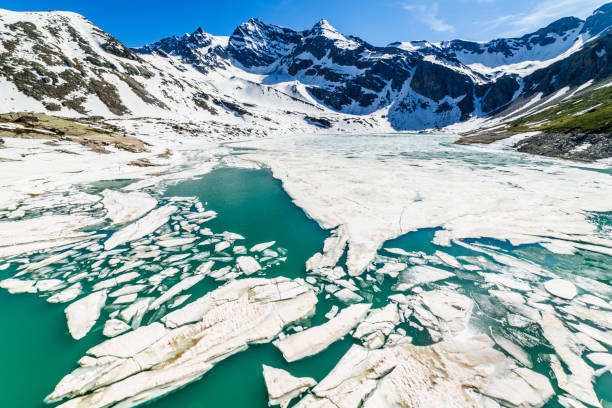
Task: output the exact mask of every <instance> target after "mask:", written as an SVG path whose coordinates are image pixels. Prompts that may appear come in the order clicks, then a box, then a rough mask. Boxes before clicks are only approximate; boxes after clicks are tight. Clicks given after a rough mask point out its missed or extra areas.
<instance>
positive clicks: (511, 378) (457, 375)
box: [296, 335, 554, 408]
mask: <svg viewBox="0 0 612 408" xmlns="http://www.w3.org/2000/svg"><path fill="white" fill-rule="evenodd" d="M472 391H475V392H472ZM553 393H554V391H553V388H552V386H551V384H550V382H549V381H548V379H547V378H546V377H544V376H543V375H541V374H538V373H536V372H533V371H531V370H529V369H527V368H522V367H518V366H516V365H515V364H514V363H513V362H512V360H509V359H508V358H506V357H505V356H504V355H503V354H502V353H500V352H498V351H496V350H495V349H494V348H493V342H492V341H491V340H490V339H489V338H488V337H487V336H485V335H471V336H464V337H461V338H455V339H449V340H447V341H444V342H441V343H437V344H434V345H432V346H413V345H409V344H402V345H398V346H394V347H388V348H383V349H378V350H368V349H366V348H363V347H360V346H357V345H355V346H353V347H351V348H350V349H349V351H348V352H347V353H346V354H345V355H344V357H342V359H341V360H340V362H339V363H338V364H337V365H336V366H335V367H334V369H333V370H332V371H331V372H330V373H329V374H328V375H327V376H326V377H325V378H324V379H323V380H321V381H320V382H319V383H318V384H317V385H316V386H315V387H314V388H313V389H312V392H311V394H308V395H307V396H306V397H304V398H303V399H302V400H301V401H300V402H299V403H298V404H297V405H296V407H298V408H306V407H325V408H332V407H343V408H353V407H354V408H357V407H367V408H375V407H376V408H377V407H399V406H405V407H456V408H460V407H461V408H464V407H479V406H490V407H494V406H498V405H497V402H496V401H500V402H502V403H503V404H504V405H505V406H510V407H521V408H523V407H541V406H543V405H544V404H545V403H546V402H547V401H548V399H549V398H550V397H551V396H552V395H553ZM483 399H484V400H485V401H483ZM487 401H488V402H487Z"/></svg>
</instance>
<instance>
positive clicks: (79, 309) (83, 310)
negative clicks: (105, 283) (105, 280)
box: [64, 290, 107, 340]
mask: <svg viewBox="0 0 612 408" xmlns="http://www.w3.org/2000/svg"><path fill="white" fill-rule="evenodd" d="M106 296H107V295H106V291H105V290H101V291H98V292H94V293H92V294H90V295H87V296H85V297H84V298H81V299H79V300H77V301H76V302H73V303H71V304H70V305H68V307H66V309H65V310H64V312H65V313H66V319H67V321H68V330H69V331H70V335H72V337H73V338H74V339H75V340H79V339H81V338H83V337H85V335H86V334H87V333H88V332H89V330H91V328H92V327H93V326H94V324H96V321H97V320H98V317H100V311H101V310H102V308H103V307H104V305H105V304H106Z"/></svg>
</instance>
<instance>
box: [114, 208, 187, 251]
mask: <svg viewBox="0 0 612 408" xmlns="http://www.w3.org/2000/svg"><path fill="white" fill-rule="evenodd" d="M176 211H177V207H176V206H173V205H165V206H163V207H160V208H157V209H155V210H153V211H151V212H150V213H149V214H147V215H146V216H144V217H143V218H141V219H139V220H138V221H135V222H133V223H132V224H129V225H127V226H125V227H123V228H122V229H120V230H119V231H117V232H115V233H114V234H113V235H111V237H110V238H109V239H107V240H106V242H105V243H104V249H106V250H107V251H108V250H110V249H113V248H115V247H117V246H119V245H122V244H125V243H126V242H130V241H136V240H137V239H140V238H142V237H145V236H147V235H149V234H150V233H152V232H154V231H155V230H156V229H158V228H159V227H161V226H162V225H164V224H165V223H167V222H168V219H169V218H170V216H171V215H172V214H174V213H175V212H176Z"/></svg>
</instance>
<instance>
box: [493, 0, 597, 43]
mask: <svg viewBox="0 0 612 408" xmlns="http://www.w3.org/2000/svg"><path fill="white" fill-rule="evenodd" d="M601 4H602V0H545V1H541V2H539V3H538V4H537V5H536V6H534V7H533V8H531V9H529V10H527V12H525V13H522V14H517V15H514V16H513V18H509V19H507V20H506V21H502V22H501V23H499V21H493V22H492V24H491V25H490V29H493V28H496V27H499V26H500V25H502V24H505V25H506V27H507V28H508V30H507V31H506V32H504V33H502V35H503V36H511V35H520V34H525V33H527V32H530V31H534V30H537V29H538V28H541V27H544V26H546V25H548V24H550V23H552V22H553V21H555V20H557V19H559V18H561V17H568V16H575V17H580V18H585V17H587V16H589V15H590V14H591V13H592V12H593V10H595V9H596V8H598V7H599V6H601ZM502 18H503V17H502ZM496 24H497V25H496Z"/></svg>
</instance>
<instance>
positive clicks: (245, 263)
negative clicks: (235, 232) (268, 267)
mask: <svg viewBox="0 0 612 408" xmlns="http://www.w3.org/2000/svg"><path fill="white" fill-rule="evenodd" d="M236 265H237V266H238V268H240V270H241V271H242V272H243V273H244V274H245V275H251V274H253V273H255V272H257V271H259V270H260V269H261V265H259V262H257V260H256V259H255V258H253V257H252V256H239V257H238V258H237V259H236Z"/></svg>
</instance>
